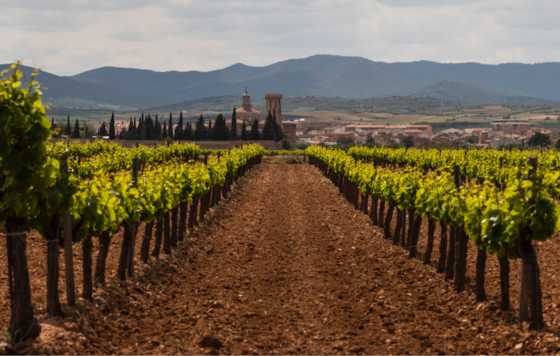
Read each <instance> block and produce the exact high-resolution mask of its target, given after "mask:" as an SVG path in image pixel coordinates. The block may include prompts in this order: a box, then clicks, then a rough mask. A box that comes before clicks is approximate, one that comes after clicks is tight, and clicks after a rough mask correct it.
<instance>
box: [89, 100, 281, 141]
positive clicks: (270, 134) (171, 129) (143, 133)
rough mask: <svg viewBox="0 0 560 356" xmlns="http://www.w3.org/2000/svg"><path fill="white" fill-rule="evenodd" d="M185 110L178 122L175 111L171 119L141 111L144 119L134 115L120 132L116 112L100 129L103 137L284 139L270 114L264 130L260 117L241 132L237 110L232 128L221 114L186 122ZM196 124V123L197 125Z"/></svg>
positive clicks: (245, 123)
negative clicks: (212, 117)
mask: <svg viewBox="0 0 560 356" xmlns="http://www.w3.org/2000/svg"><path fill="white" fill-rule="evenodd" d="M184 121H185V120H184V118H183V113H182V112H180V113H179V119H178V121H177V122H176V123H175V122H174V119H173V114H172V113H169V117H168V119H167V120H165V119H162V120H160V118H159V117H158V115H157V114H156V115H154V117H153V118H152V116H151V114H147V115H144V113H142V114H141V116H140V118H138V119H136V118H130V120H129V123H128V127H127V128H125V129H123V130H121V131H120V132H119V133H117V132H116V129H115V114H114V113H112V114H111V119H110V121H109V125H108V127H107V124H106V123H105V122H103V123H101V125H100V126H99V129H98V132H97V133H98V135H99V136H108V137H109V138H110V139H116V138H119V139H123V140H166V139H173V140H190V141H192V140H194V141H201V140H238V139H241V140H260V139H264V140H276V141H279V140H281V139H282V137H283V135H282V128H281V127H279V126H278V124H277V122H276V118H275V117H274V116H273V115H272V114H271V113H268V115H267V117H266V120H265V124H264V127H263V129H262V131H261V130H260V128H259V120H258V119H255V120H253V122H252V123H251V124H250V127H247V122H245V121H243V124H242V126H241V132H239V130H238V129H237V113H236V109H235V108H234V109H233V112H232V115H231V123H230V128H228V126H227V124H226V118H225V117H224V115H222V114H218V116H217V117H216V119H215V120H214V122H212V120H208V122H206V120H205V118H204V117H203V116H202V114H201V115H200V117H199V118H198V120H197V121H196V122H195V123H191V122H190V121H187V122H186V123H185V122H184ZM193 124H194V125H193Z"/></svg>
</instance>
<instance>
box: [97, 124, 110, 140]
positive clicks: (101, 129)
mask: <svg viewBox="0 0 560 356" xmlns="http://www.w3.org/2000/svg"><path fill="white" fill-rule="evenodd" d="M97 135H98V136H101V137H105V136H107V135H108V133H107V125H106V124H105V121H103V122H102V123H101V126H99V130H97Z"/></svg>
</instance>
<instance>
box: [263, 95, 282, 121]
mask: <svg viewBox="0 0 560 356" xmlns="http://www.w3.org/2000/svg"><path fill="white" fill-rule="evenodd" d="M264 98H265V100H266V112H267V114H268V113H271V114H272V115H273V116H274V117H276V123H277V124H278V127H282V120H283V119H284V118H283V117H282V94H279V93H268V94H266V95H265V97H264Z"/></svg>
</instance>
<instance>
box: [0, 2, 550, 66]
mask: <svg viewBox="0 0 560 356" xmlns="http://www.w3.org/2000/svg"><path fill="white" fill-rule="evenodd" d="M558 13H560V1H558V0H157V1H148V0H95V1H93V0H91V1H90V0H0V38H1V41H2V44H1V45H0V63H7V62H13V61H14V60H17V59H20V60H22V61H23V63H24V64H26V65H31V66H36V67H39V68H41V69H42V70H45V71H48V72H52V73H56V74H61V75H72V74H77V73H79V72H82V71H85V70H89V69H93V68H96V67H101V66H118V67H134V68H145V69H153V70H203V71H207V70H213V69H220V68H223V67H226V66H229V65H231V64H234V63H238V62H241V63H244V64H247V65H254V66H262V65H268V64H271V63H274V62H277V61H281V60H286V59H290V58H302V57H307V56H310V55H315V54H337V55H348V56H361V57H365V58H369V59H371V60H375V61H388V62H401V61H414V60H433V61H438V62H482V63H504V62H524V63H536V62H552V61H560V21H559V20H558V16H557V14H558Z"/></svg>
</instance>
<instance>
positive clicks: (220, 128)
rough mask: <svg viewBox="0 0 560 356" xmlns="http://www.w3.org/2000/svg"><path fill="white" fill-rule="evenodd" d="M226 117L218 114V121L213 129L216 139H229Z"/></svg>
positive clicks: (213, 135)
mask: <svg viewBox="0 0 560 356" xmlns="http://www.w3.org/2000/svg"><path fill="white" fill-rule="evenodd" d="M228 136H229V134H228V130H227V126H226V119H225V118H224V115H222V114H218V116H217V117H216V121H214V128H213V129H212V138H213V139H214V140H227V139H228V138H229V137H228Z"/></svg>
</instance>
